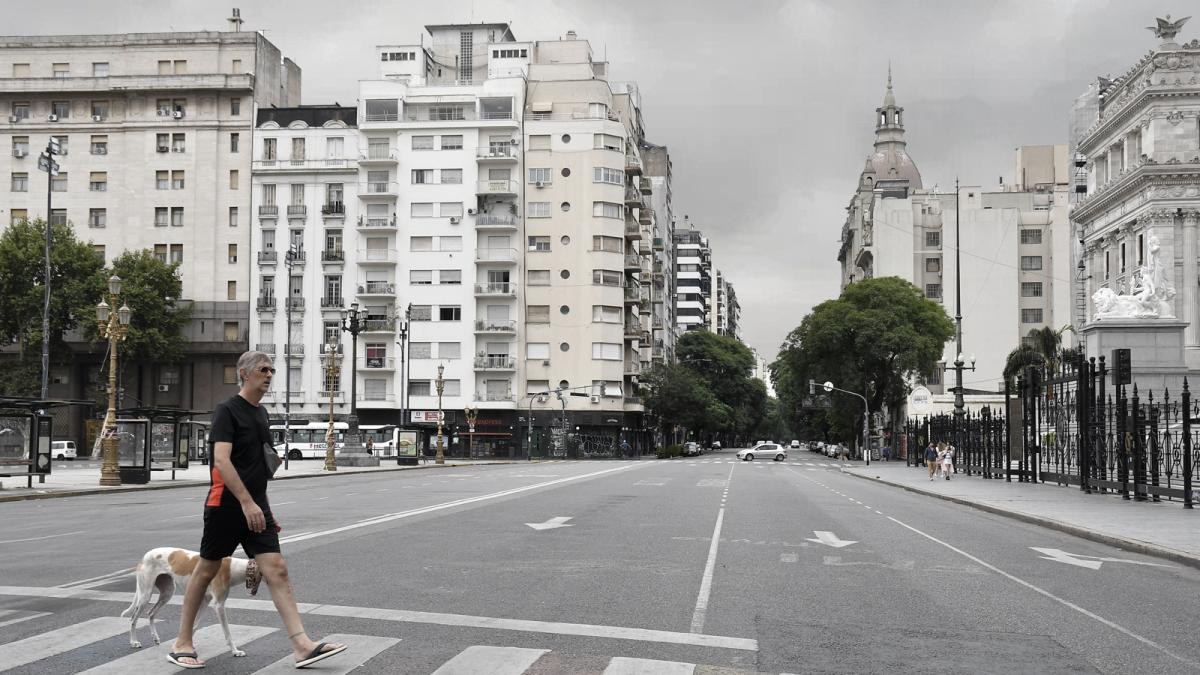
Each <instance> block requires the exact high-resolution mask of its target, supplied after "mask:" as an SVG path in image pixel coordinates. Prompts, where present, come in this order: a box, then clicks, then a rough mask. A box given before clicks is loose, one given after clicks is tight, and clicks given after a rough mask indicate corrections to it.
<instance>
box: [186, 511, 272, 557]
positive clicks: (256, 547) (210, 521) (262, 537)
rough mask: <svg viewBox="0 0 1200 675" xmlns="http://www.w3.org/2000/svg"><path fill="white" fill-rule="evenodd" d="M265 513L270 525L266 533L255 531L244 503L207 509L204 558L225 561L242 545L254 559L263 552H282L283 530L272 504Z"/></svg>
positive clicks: (203, 538)
mask: <svg viewBox="0 0 1200 675" xmlns="http://www.w3.org/2000/svg"><path fill="white" fill-rule="evenodd" d="M260 506H261V505H260ZM263 515H264V516H266V522H267V527H266V528H265V529H264V530H263V531H262V532H251V531H250V528H249V527H248V526H247V525H246V516H245V514H243V513H242V508H241V507H240V506H237V505H234V506H210V507H207V508H205V509H204V536H203V537H202V538H201V539H200V557H201V558H204V559H205V560H221V559H222V558H227V557H229V556H231V555H233V552H234V551H235V550H237V547H238V545H239V544H241V546H242V550H243V551H245V552H246V555H247V556H248V557H250V558H253V557H255V556H257V555H258V554H260V553H279V531H278V530H277V529H276V527H277V526H276V524H275V518H274V517H273V516H272V515H271V510H270V508H269V507H268V508H264V509H263Z"/></svg>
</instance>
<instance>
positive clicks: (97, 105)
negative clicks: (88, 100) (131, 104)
mask: <svg viewBox="0 0 1200 675" xmlns="http://www.w3.org/2000/svg"><path fill="white" fill-rule="evenodd" d="M92 117H99V118H100V119H101V120H106V119H108V101H92Z"/></svg>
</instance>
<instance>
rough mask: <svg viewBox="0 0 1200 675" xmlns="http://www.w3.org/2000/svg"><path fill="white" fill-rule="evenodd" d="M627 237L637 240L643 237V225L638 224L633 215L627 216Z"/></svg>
mask: <svg viewBox="0 0 1200 675" xmlns="http://www.w3.org/2000/svg"><path fill="white" fill-rule="evenodd" d="M625 238H626V239H629V240H631V241H637V240H638V239H641V238H642V226H641V225H639V224H638V222H637V220H635V219H634V218H633V216H626V217H625Z"/></svg>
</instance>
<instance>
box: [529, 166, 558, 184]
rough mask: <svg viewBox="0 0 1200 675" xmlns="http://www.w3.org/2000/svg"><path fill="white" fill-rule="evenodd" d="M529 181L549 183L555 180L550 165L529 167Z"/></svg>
mask: <svg viewBox="0 0 1200 675" xmlns="http://www.w3.org/2000/svg"><path fill="white" fill-rule="evenodd" d="M529 182H530V183H543V184H545V185H549V184H550V183H552V182H554V173H553V171H552V170H551V169H550V168H548V167H543V168H531V169H529Z"/></svg>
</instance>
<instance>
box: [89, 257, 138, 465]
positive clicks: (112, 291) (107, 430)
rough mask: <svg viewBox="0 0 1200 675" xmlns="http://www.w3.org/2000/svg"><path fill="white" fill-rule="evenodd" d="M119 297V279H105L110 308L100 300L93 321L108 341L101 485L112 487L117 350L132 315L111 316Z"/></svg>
mask: <svg viewBox="0 0 1200 675" xmlns="http://www.w3.org/2000/svg"><path fill="white" fill-rule="evenodd" d="M120 294H121V277H119V276H117V275H115V274H114V275H112V276H111V277H109V279H108V297H109V300H111V301H112V305H109V304H108V303H107V302H105V301H104V300H103V299H101V300H100V304H99V305H96V320H97V323H98V324H99V326H98V327H99V330H100V337H102V338H108V413H107V414H106V415H105V416H104V430H103V431H102V432H101V434H102V436H103V440H102V441H101V442H100V447H101V448H102V449H103V452H104V461H103V463H102V464H101V466H100V484H101V485H105V486H115V485H120V484H121V474H120V472H119V471H118V470H117V347H118V346H119V345H120V344H121V342H123V341H124V340H125V334H126V333H127V332H128V331H129V319H130V317H131V316H132V315H133V311H132V310H130V309H129V306H128V305H124V304H122V305H121V308H120V309H118V310H117V311H116V313H115V314H114V313H113V311H112V308H113V307H116V306H117V303H119V302H120V299H119V298H118V297H117V296H119V295H120Z"/></svg>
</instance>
